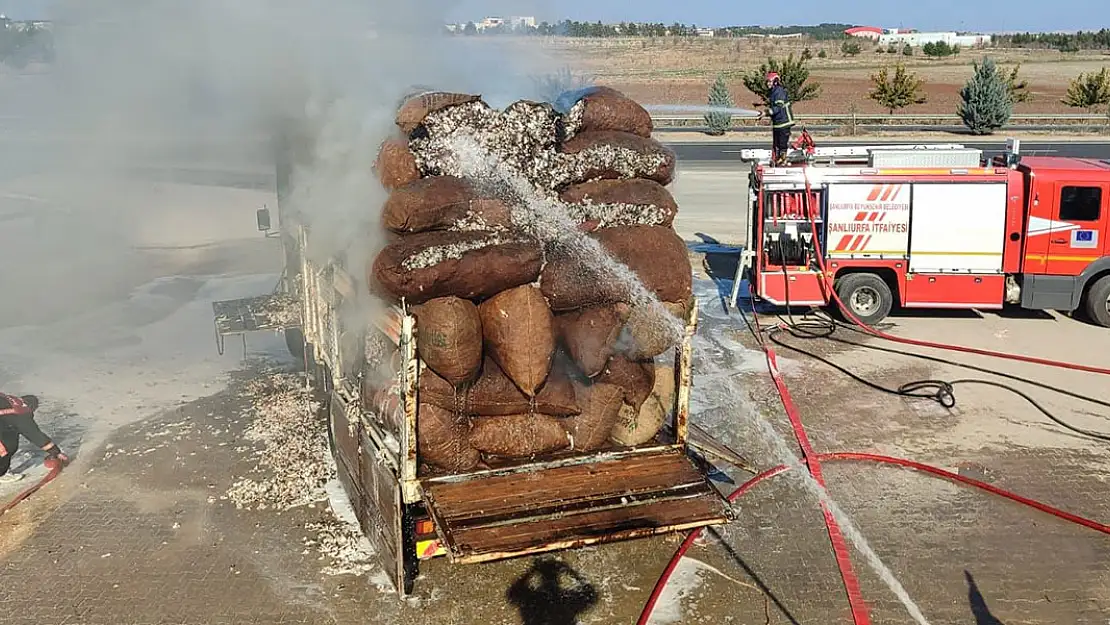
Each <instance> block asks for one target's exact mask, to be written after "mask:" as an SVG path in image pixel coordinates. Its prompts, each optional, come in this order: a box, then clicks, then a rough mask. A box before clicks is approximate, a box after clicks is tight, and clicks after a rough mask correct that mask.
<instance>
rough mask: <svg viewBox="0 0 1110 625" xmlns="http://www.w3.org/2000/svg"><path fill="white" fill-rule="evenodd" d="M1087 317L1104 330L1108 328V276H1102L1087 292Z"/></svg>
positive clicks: (1109, 292) (1109, 293)
mask: <svg viewBox="0 0 1110 625" xmlns="http://www.w3.org/2000/svg"><path fill="white" fill-rule="evenodd" d="M1085 304H1086V309H1087V316H1088V317H1090V319H1091V321H1094V322H1095V323H1097V324H1098V325H1100V326H1102V327H1104V328H1110V276H1103V277H1101V278H1099V279H1098V280H1096V281H1095V283H1094V284H1092V285H1091V288H1090V289H1088V290H1087V301H1086V302H1085Z"/></svg>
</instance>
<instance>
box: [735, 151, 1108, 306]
mask: <svg viewBox="0 0 1110 625" xmlns="http://www.w3.org/2000/svg"><path fill="white" fill-rule="evenodd" d="M765 152H767V151H765V150H745V151H744V152H743V153H742V158H745V159H748V160H751V161H754V162H755V164H754V165H753V167H752V171H751V174H750V198H749V199H750V201H749V203H748V208H747V211H748V227H749V235H748V242H749V245H748V246H747V249H746V250H745V252H744V260H743V262H741V269H740V271H739V272H738V274H737V280H736V282H735V284H736V286H735V287H734V291H733V294H732V296H733V302H734V304H735V302H736V300H737V299H738V298H739V296H740V295H741V293H739V285H740V278H741V277H748V278H749V279H750V285H751V288H752V292H753V295H754V296H755V297H756V298H758V299H759V300H762V301H765V302H768V303H770V304H773V305H778V306H820V307H824V306H830V305H833V304H838V305H840V306H843V307H845V308H847V309H848V312H850V313H851V315H846V316H848V317H849V318H851V317H855V318H856V319H858V320H859V321H860V322H862V323H864V324H867V325H873V324H877V323H879V322H881V321H882V320H883V319H884V318H886V317H887V315H888V314H889V313H890V312H891V310H892V309H894V308H895V307H902V308H922V309H928V308H932V309H944V308H946V309H978V310H997V309H1001V308H1003V307H1004V306H1007V305H1012V306H1020V307H1021V308H1025V309H1030V310H1058V311H1065V312H1068V313H1072V312H1076V311H1081V312H1082V313H1083V314H1084V315H1085V316H1086V317H1088V318H1089V319H1090V320H1091V321H1093V322H1094V323H1096V324H1098V325H1101V326H1105V327H1110V244H1108V243H1107V237H1108V236H1110V227H1108V225H1107V224H1108V220H1110V159H1103V160H1098V159H1089V158H1069V157H1057V156H1024V155H1022V154H1021V152H1020V142H1018V141H1016V140H1011V141H1009V142H1008V144H1007V149H1006V150H1005V152H1004V153H1002V154H1000V155H998V156H995V157H993V158H991V159H987V158H985V157H984V156H983V154H982V151H981V150H977V149H967V148H965V147H963V146H961V145H944V146H935V145H909V146H895V145H888V146H873V147H832V148H824V149H821V148H818V149H812V148H811V149H810V150H809V153H808V154H804V155H800V158H798V160H800V161H801V162H800V163H794V164H788V165H786V166H781V167H774V166H770V165H769V164H768V162H767V161H768V154H766V153H765ZM795 156H798V155H795ZM834 294H835V296H834ZM836 300H839V303H838V302H836Z"/></svg>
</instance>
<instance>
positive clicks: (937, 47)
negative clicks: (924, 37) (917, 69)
mask: <svg viewBox="0 0 1110 625" xmlns="http://www.w3.org/2000/svg"><path fill="white" fill-rule="evenodd" d="M921 51H922V52H923V53H925V56H932V57H937V58H942V57H946V56H955V55H957V54H959V53H960V46H950V45H948V42H946V41H938V42H936V43H927V44H925V45H923V46H921Z"/></svg>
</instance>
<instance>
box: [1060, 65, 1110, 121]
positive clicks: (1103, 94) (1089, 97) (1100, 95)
mask: <svg viewBox="0 0 1110 625" xmlns="http://www.w3.org/2000/svg"><path fill="white" fill-rule="evenodd" d="M1061 101H1062V102H1063V103H1064V104H1067V105H1068V106H1072V107H1075V108H1082V109H1087V111H1088V112H1091V113H1094V112H1095V109H1097V108H1098V107H1100V106H1102V105H1104V104H1110V73H1107V68H1105V67H1104V68H1102V70H1101V71H1099V72H1098V73H1095V72H1091V73H1090V74H1080V75H1079V76H1078V77H1076V78H1075V80H1072V81H1071V84H1070V85H1068V92H1067V94H1065V95H1064V99H1063V100H1061Z"/></svg>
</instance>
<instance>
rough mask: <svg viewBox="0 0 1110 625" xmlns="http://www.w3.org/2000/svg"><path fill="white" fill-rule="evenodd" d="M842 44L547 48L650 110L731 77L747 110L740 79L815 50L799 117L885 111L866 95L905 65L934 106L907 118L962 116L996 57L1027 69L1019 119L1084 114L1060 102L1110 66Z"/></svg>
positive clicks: (1036, 56)
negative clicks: (964, 101)
mask: <svg viewBox="0 0 1110 625" xmlns="http://www.w3.org/2000/svg"><path fill="white" fill-rule="evenodd" d="M839 46H840V42H825V43H822V42H816V41H813V42H807V43H805V42H799V43H794V42H789V43H788V42H778V43H773V42H768V41H767V40H764V41H762V42H760V41H758V40H716V41H714V40H704V39H692V40H670V41H668V40H664V39H655V40H649V39H615V40H592V39H560V38H556V39H552V40H549V41H548V42H547V43H546V44H545V49H546V51H548V53H549V54H551V55H552V56H553V57H554V58H556V59H559V60H560V61H561V62H563V63H565V64H566V65H568V66H570V67H573V68H575V69H576V70H578V71H580V72H582V73H583V75H588V76H592V77H594V78H595V79H596V80H597V81H598V82H601V83H604V84H607V85H610V86H613V87H615V88H617V89H620V90H623V91H625V92H626V93H628V94H629V95H632V96H633V97H635V98H636V99H638V100H639V101H640V102H642V103H645V104H705V103H706V98H707V95H708V90H709V86H710V84H711V83H712V81H713V80H715V79H716V77H717V75H718V74H722V73H723V74H724V75H725V77H726V80H727V82H728V85H729V90H730V91H731V93H732V96H733V101H734V102H735V103H736V106H738V107H748V106H750V105H751V104H752V102H754V101H755V98H754V96H753V95H752V94H751V93H750V92H749V91H748V90H747V89H746V88H744V85H743V82H742V81H741V80H740V75H741V74H743V73H744V72H746V71H749V70H751V69H755V68H757V67H759V64H760V63H762V62H764V61H766V59H767V58H768V57H772V56H773V57H785V56H786V55H788V54H794V55H795V56H796V57H797V56H800V55H801V54H802V51H803V50H805V49H807V48H808V49H809V50H810V52H811V53H812V54H813V55H814V56H815V57H816V55H817V54H818V53H819V52H820V51H821V50H825V51H826V53H827V54H828V58H825V59H821V58H813V59H812V60H811V61H810V63H809V65H810V68H811V80H812V81H814V82H817V83H820V84H821V85H822V92H821V95H820V97H819V98H817V99H816V100H812V101H807V102H803V103H799V104H797V106H796V109H797V112H798V113H799V114H848V113H851V112H853V107H854V108H855V110H856V112H859V113H880V112H883V110H882V109H881V108H880V107H879V106H878V105H877V104H875V103H874V102H872V101H871V100H870V99H868V97H867V92H868V91H869V90H870V88H871V80H870V76H871V74H873V73H874V72H875V71H876V70H877V69H878V68H879V67H881V66H883V65H884V64H889V63H895V62H905V63H906V64H907V66H909V68H910V69H911V70H912V71H913V72H915V73H916V74H917V75H918V76H919V77H920V78H922V79H923V80H924V81H925V93H926V96H927V98H928V102H926V103H925V104H921V105H914V106H911V107H908V108H906V109H903V110H902V111H899V112H902V113H906V114H913V113H922V114H932V113H955V111H956V105H957V103H958V101H959V90H960V89H961V88H962V87H963V85H964V83H965V82H966V81H967V80H968V79H969V78H970V77H971V75H972V71H973V69H972V62H973V61H978V60H980V59H981V58H982V57H983V55H984V54H989V55H990V56H992V57H993V58H994V59H995V60H996V61H997V62H999V63H1000V64H1001V65H1003V66H1004V67H1005V68H1010V67H1012V66H1013V65H1014V64H1017V63H1021V71H1020V77H1021V78H1022V79H1024V80H1027V81H1028V82H1029V91H1030V92H1031V93H1032V95H1033V100H1032V101H1031V102H1027V103H1021V104H1018V105H1017V106H1016V107H1015V109H1014V110H1015V112H1016V113H1084V112H1086V111H1082V110H1077V109H1073V108H1070V107H1068V106H1067V105H1065V104H1063V103H1062V102H1060V99H1061V98H1062V97H1063V95H1064V93H1065V92H1066V90H1067V86H1068V81H1069V80H1071V79H1072V78H1075V77H1076V76H1078V75H1079V74H1080V73H1086V72H1097V71H1099V70H1100V69H1101V68H1103V67H1105V66H1108V65H1110V56H1107V55H1106V54H1100V53H1097V52H1085V53H1078V54H1070V55H1069V54H1064V53H1060V52H1055V51H1043V50H1038V51H1034V50H990V51H981V50H965V51H963V52H962V53H961V54H960V55H959V56H958V57H956V58H950V59H927V58H925V57H923V56H922V55H921V52H920V51H917V55H916V56H914V57H904V56H902V55H901V54H896V55H891V54H886V53H881V54H880V53H877V52H876V51H875V49H873V48H868V47H867V46H868V44H866V43H865V44H864V46H865V49H864V52H863V53H861V54H860V55H859V56H857V57H844V56H843V55H842V54H841V53H840V51H839Z"/></svg>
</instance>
